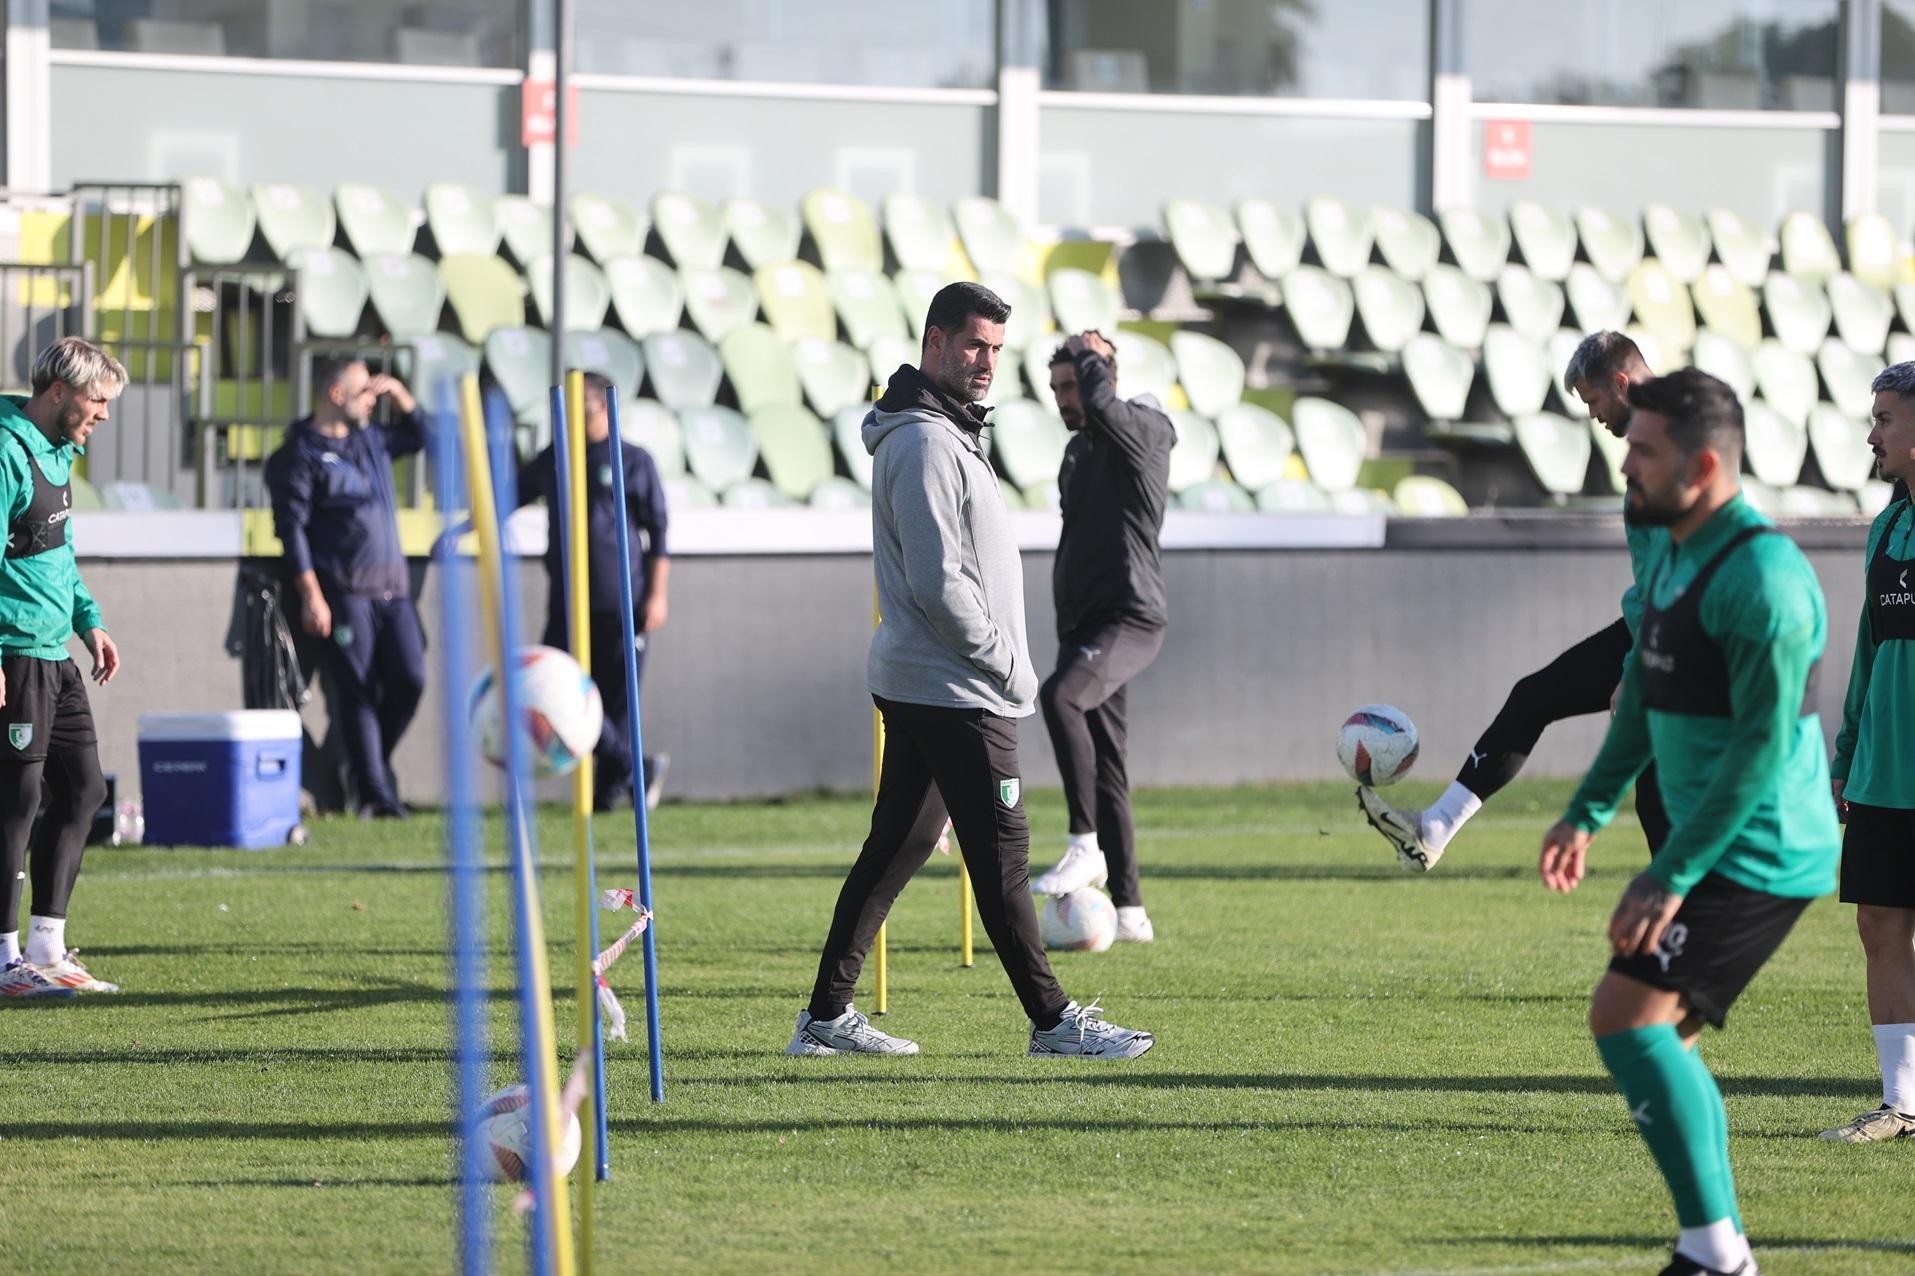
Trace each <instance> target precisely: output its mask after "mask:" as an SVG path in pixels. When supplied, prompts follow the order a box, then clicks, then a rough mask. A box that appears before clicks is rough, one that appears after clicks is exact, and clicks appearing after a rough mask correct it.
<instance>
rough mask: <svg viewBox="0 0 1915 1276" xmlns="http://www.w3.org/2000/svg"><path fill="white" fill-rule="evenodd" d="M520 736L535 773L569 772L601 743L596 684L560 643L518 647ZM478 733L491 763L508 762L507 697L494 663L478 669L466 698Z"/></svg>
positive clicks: (601, 719)
mask: <svg viewBox="0 0 1915 1276" xmlns="http://www.w3.org/2000/svg"><path fill="white" fill-rule="evenodd" d="M518 666H519V677H518V681H517V684H516V686H515V690H516V692H517V695H518V702H519V703H518V708H519V723H520V736H519V741H520V744H521V746H522V747H523V748H524V751H525V756H526V757H527V758H528V759H530V761H531V764H532V773H533V774H534V775H536V776H548V775H565V774H567V773H568V772H570V771H571V770H572V769H573V768H574V767H576V766H577V765H578V764H579V760H580V759H581V758H583V757H584V756H585V755H586V754H588V753H590V752H591V751H592V749H593V747H594V746H596V745H597V744H598V733H599V731H600V729H602V728H603V727H604V725H605V706H604V704H603V703H602V702H601V701H600V700H599V696H598V687H597V685H596V684H594V683H593V682H592V679H591V677H590V676H589V675H588V674H586V672H585V671H584V670H582V669H580V668H579V667H578V662H577V661H575V660H573V659H572V657H570V656H568V655H566V654H565V653H564V652H562V651H560V650H558V649H557V648H556V647H526V648H523V649H522V650H521V651H520V652H519V653H518ZM466 704H467V709H468V717H469V720H470V721H471V723H472V726H473V729H474V730H476V731H477V732H478V734H479V752H480V753H482V754H484V755H485V760H486V761H488V762H490V763H491V764H492V765H493V766H496V767H503V766H504V765H505V764H506V749H505V746H506V738H505V697H504V696H503V695H501V694H500V687H499V681H498V679H497V678H495V677H494V676H493V672H492V670H491V669H486V670H485V671H483V672H482V673H480V674H479V677H478V680H477V681H475V682H474V683H473V684H472V694H471V695H470V697H468V699H467V701H466Z"/></svg>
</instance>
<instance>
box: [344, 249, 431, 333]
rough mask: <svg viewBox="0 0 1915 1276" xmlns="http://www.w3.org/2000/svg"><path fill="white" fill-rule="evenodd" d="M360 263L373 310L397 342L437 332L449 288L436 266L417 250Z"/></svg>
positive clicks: (368, 259) (372, 258) (378, 257)
mask: <svg viewBox="0 0 1915 1276" xmlns="http://www.w3.org/2000/svg"><path fill="white" fill-rule="evenodd" d="M361 264H362V265H363V266H364V267H365V272H366V287H367V289H368V291H369V292H370V294H371V300H372V310H373V313H374V314H376V315H378V316H379V322H380V324H382V325H383V326H384V327H385V330H386V332H387V333H388V334H390V335H391V337H392V339H393V340H394V341H410V340H412V339H413V338H414V337H417V336H421V335H423V334H425V333H428V332H437V331H438V329H439V316H440V315H441V313H443V312H444V310H445V301H446V289H445V281H444V280H442V279H440V278H439V268H438V267H437V266H434V265H433V264H432V263H431V262H430V261H427V260H426V259H425V258H424V257H421V256H420V255H419V254H418V253H405V254H395V255H392V256H373V257H367V258H365V259H364V261H363V262H362V263H361Z"/></svg>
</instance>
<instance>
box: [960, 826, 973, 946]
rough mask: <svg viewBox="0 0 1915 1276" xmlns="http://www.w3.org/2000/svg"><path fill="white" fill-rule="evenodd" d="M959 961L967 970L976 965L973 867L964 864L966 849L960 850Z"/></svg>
mask: <svg viewBox="0 0 1915 1276" xmlns="http://www.w3.org/2000/svg"><path fill="white" fill-rule="evenodd" d="M958 961H959V962H960V963H961V964H962V965H963V966H964V967H965V968H966V969H969V968H970V967H971V966H973V965H975V964H976V961H975V959H973V958H972V956H971V867H970V865H968V864H966V863H965V862H964V848H963V847H961V846H960V847H959V848H958Z"/></svg>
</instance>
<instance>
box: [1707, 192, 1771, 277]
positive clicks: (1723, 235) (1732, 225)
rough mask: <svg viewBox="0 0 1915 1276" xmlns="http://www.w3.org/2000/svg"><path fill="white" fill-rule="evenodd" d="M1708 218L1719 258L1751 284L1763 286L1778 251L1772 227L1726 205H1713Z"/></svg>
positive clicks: (1717, 257)
mask: <svg viewBox="0 0 1915 1276" xmlns="http://www.w3.org/2000/svg"><path fill="white" fill-rule="evenodd" d="M1704 220H1706V221H1707V222H1708V224H1709V238H1710V240H1711V242H1713V243H1714V245H1715V250H1716V260H1717V261H1719V262H1721V263H1722V264H1723V265H1724V266H1725V267H1727V268H1728V271H1729V273H1730V274H1732V275H1734V276H1735V277H1736V278H1737V279H1740V280H1741V281H1742V282H1743V283H1745V284H1747V285H1748V286H1749V287H1751V288H1760V287H1761V286H1762V284H1763V282H1764V281H1765V280H1767V279H1768V277H1769V261H1770V259H1771V258H1772V257H1774V255H1775V241H1774V239H1773V237H1772V236H1770V234H1769V232H1768V230H1767V229H1766V228H1764V227H1762V226H1758V225H1757V224H1756V223H1754V222H1752V221H1750V220H1749V219H1748V218H1746V217H1744V216H1743V215H1742V214H1740V213H1737V212H1732V211H1730V210H1729V209H1726V208H1712V209H1710V210H1709V211H1708V213H1707V214H1706V216H1705V218H1704Z"/></svg>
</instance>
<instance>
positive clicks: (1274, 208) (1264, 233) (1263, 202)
mask: <svg viewBox="0 0 1915 1276" xmlns="http://www.w3.org/2000/svg"><path fill="white" fill-rule="evenodd" d="M1236 216H1237V231H1238V233H1239V234H1241V235H1242V237H1243V247H1244V251H1245V253H1247V254H1248V255H1249V257H1250V264H1251V265H1253V266H1255V267H1256V268H1257V273H1258V274H1260V275H1262V276H1263V277H1264V278H1265V279H1272V280H1275V279H1281V278H1283V277H1284V276H1285V275H1287V274H1289V273H1290V272H1291V271H1293V270H1295V269H1296V268H1297V266H1298V265H1299V264H1301V263H1302V261H1303V242H1304V226H1303V218H1301V217H1299V216H1298V215H1297V214H1296V213H1295V212H1293V211H1292V210H1290V209H1288V208H1282V207H1279V206H1278V205H1276V204H1273V203H1271V202H1270V201H1269V200H1267V199H1240V200H1238V201H1237V207H1236Z"/></svg>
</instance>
